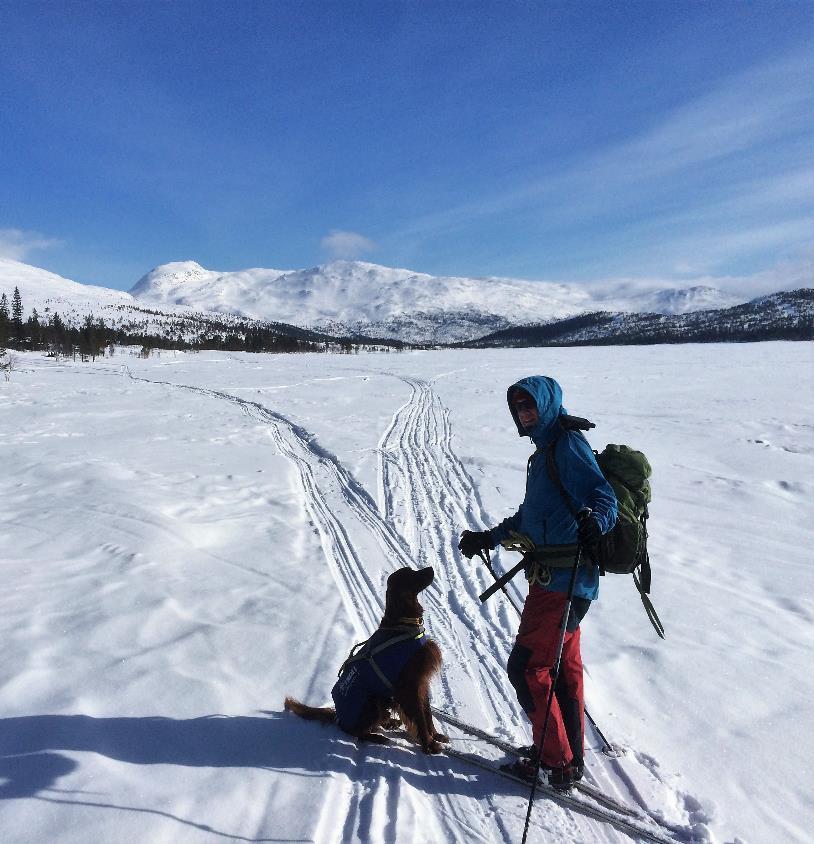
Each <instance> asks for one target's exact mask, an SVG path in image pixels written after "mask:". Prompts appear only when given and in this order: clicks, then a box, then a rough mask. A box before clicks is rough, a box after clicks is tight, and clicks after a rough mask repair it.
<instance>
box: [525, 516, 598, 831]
mask: <svg viewBox="0 0 814 844" xmlns="http://www.w3.org/2000/svg"><path fill="white" fill-rule="evenodd" d="M585 511H587V513H588V515H590V513H591V510H590V508H588V507H585V508H584V509H583V510H581V511H580V512H581V513H583V512H585ZM581 561H582V543H580V544H579V545H577V554H576V556H575V557H574V565H573V566H572V567H571V579H570V580H569V582H568V597H567V599H566V602H565V613H564V615H563V617H562V628H561V629H560V641H559V644H558V645H557V660H556V662H555V663H554V676H553V677H552V678H551V688H550V689H549V690H548V702H547V703H546V708H545V719H544V720H543V729H542V732H541V734H540V746H539V747H538V748H537V761H536V763H535V766H534V778H533V779H532V782H531V793H530V794H529V805H528V810H527V811H526V824H525V826H524V827H523V840H522V844H526V837H527V836H528V834H529V821H530V820H531V809H532V806H533V805H534V794H535V792H536V791H537V778H538V777H539V776H540V766H541V765H542V762H543V745H544V744H545V735H546V731H547V730H548V721H549V718H550V717H551V704H552V702H553V701H554V691H555V689H556V686H557V680H559V677H560V666H561V665H562V650H563V647H564V646H565V633H566V630H567V629H568V616H569V615H571V602H572V601H573V600H574V586H575V585H576V582H577V569H578V568H579V564H580V562H581Z"/></svg>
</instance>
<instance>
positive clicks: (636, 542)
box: [547, 416, 664, 639]
mask: <svg viewBox="0 0 814 844" xmlns="http://www.w3.org/2000/svg"><path fill="white" fill-rule="evenodd" d="M560 424H561V425H562V427H563V429H564V430H572V431H573V430H576V431H580V432H582V431H586V430H588V429H589V428H593V427H595V425H594V424H593V423H592V422H588V421H587V420H586V419H581V418H580V417H576V416H561V417H560ZM553 446H554V443H552V446H551V447H550V448H549V452H548V455H547V463H548V472H549V475H550V476H551V478H552V480H553V481H554V482H555V483H556V484H557V486H558V487H559V488H560V493H561V494H562V496H563V498H564V499H565V501H566V504H567V505H568V507H569V508H570V509H571V511H572V512H576V511H575V508H574V505H573V502H572V501H571V498H570V496H569V495H568V493H567V492H566V490H565V487H564V486H563V485H562V482H561V481H560V477H559V470H558V469H557V464H556V462H555V460H554V448H553ZM594 454H595V455H596V462H597V463H598V464H599V468H600V470H601V471H602V474H603V475H604V476H605V478H606V480H607V481H608V483H609V484H610V485H611V487H612V489H613V491H614V493H615V495H616V502H617V507H618V515H617V518H616V524H615V525H614V527H613V529H612V530H611V531H609V532H608V533H606V534H605V535H604V536H603V537H602V538H601V540H600V541H599V549H598V553H597V560H596V562H597V564H598V565H599V573H600V574H605V573H606V572H609V573H611V574H632V575H633V583H634V584H635V586H636V589H637V590H638V592H639V596H640V597H641V599H642V604H643V605H644V609H645V612H646V613H647V617H648V618H649V619H650V623H651V624H652V625H653V628H654V629H655V631H656V633H658V635H659V636H660V637H661V638H662V639H663V638H664V626H663V625H662V623H661V620H660V619H659V617H658V614H657V613H656V608H655V607H654V606H653V603H652V601H651V600H650V598H649V597H648V595H649V593H650V585H651V580H652V572H651V569H650V556H649V554H648V553H647V519H648V516H649V513H648V511H647V505H648V504H649V503H650V500H651V492H650V475H651V474H652V469H651V467H650V463H649V461H648V459H647V458H646V457H645V456H644V454H642V452H641V451H636V449H634V448H631V447H630V446H627V445H608V446H606V447H605V449H604V451H602V452H601V453H598V452H596V451H595V452H594Z"/></svg>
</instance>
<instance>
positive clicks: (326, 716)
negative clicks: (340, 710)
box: [283, 697, 336, 724]
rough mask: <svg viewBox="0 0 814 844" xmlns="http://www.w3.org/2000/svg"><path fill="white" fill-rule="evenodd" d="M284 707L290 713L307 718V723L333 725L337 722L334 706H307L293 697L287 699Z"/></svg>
mask: <svg viewBox="0 0 814 844" xmlns="http://www.w3.org/2000/svg"><path fill="white" fill-rule="evenodd" d="M283 705H284V706H285V708H286V709H287V710H288V711H289V712H293V713H294V714H295V715H299V716H300V718H305V720H306V721H321V722H322V723H323V724H333V723H334V722H335V721H336V710H335V709H334V708H333V707H332V706H306V705H305V704H304V703H300V702H299V701H298V700H295V699H294V698H293V697H287V698H286V699H285V704H283Z"/></svg>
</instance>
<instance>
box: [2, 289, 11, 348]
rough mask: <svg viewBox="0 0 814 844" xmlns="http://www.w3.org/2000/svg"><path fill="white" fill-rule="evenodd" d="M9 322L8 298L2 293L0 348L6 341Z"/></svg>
mask: <svg viewBox="0 0 814 844" xmlns="http://www.w3.org/2000/svg"><path fill="white" fill-rule="evenodd" d="M9 324H10V320H9V313H8V299H7V298H6V294H5V293H3V295H2V296H0V348H2V347H3V346H5V345H6V343H7V342H8V330H9Z"/></svg>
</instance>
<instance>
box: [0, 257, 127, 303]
mask: <svg viewBox="0 0 814 844" xmlns="http://www.w3.org/2000/svg"><path fill="white" fill-rule="evenodd" d="M15 287H17V288H19V290H20V295H21V296H22V299H23V303H24V305H25V307H26V310H27V311H28V312H30V310H31V308H37V310H38V311H39V313H40V314H41V315H42V314H43V312H47V311H48V310H52V311H53V310H56V311H59V312H60V315H61V314H62V312H63V311H65V312H69V311H78V312H82V313H89V312H91V311H95V312H96V313H97V314H98V312H99V310H100V308H103V307H116V306H118V305H134V304H136V303H135V300H134V299H133V297H132V296H131V295H130V294H129V293H125V292H124V291H123V290H111V289H109V288H107V287H93V286H92V285H90V284H79V283H78V282H75V281H71V280H70V279H67V278H63V277H62V276H61V275H57V274H56V273H52V272H50V271H49V270H44V269H41V268H40V267H32V266H31V265H30V264H24V263H22V262H21V261H13V260H11V259H10V258H0V293H5V294H6V297H7V298H8V300H9V302H10V301H11V293H12V292H13V290H14V288H15Z"/></svg>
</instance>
